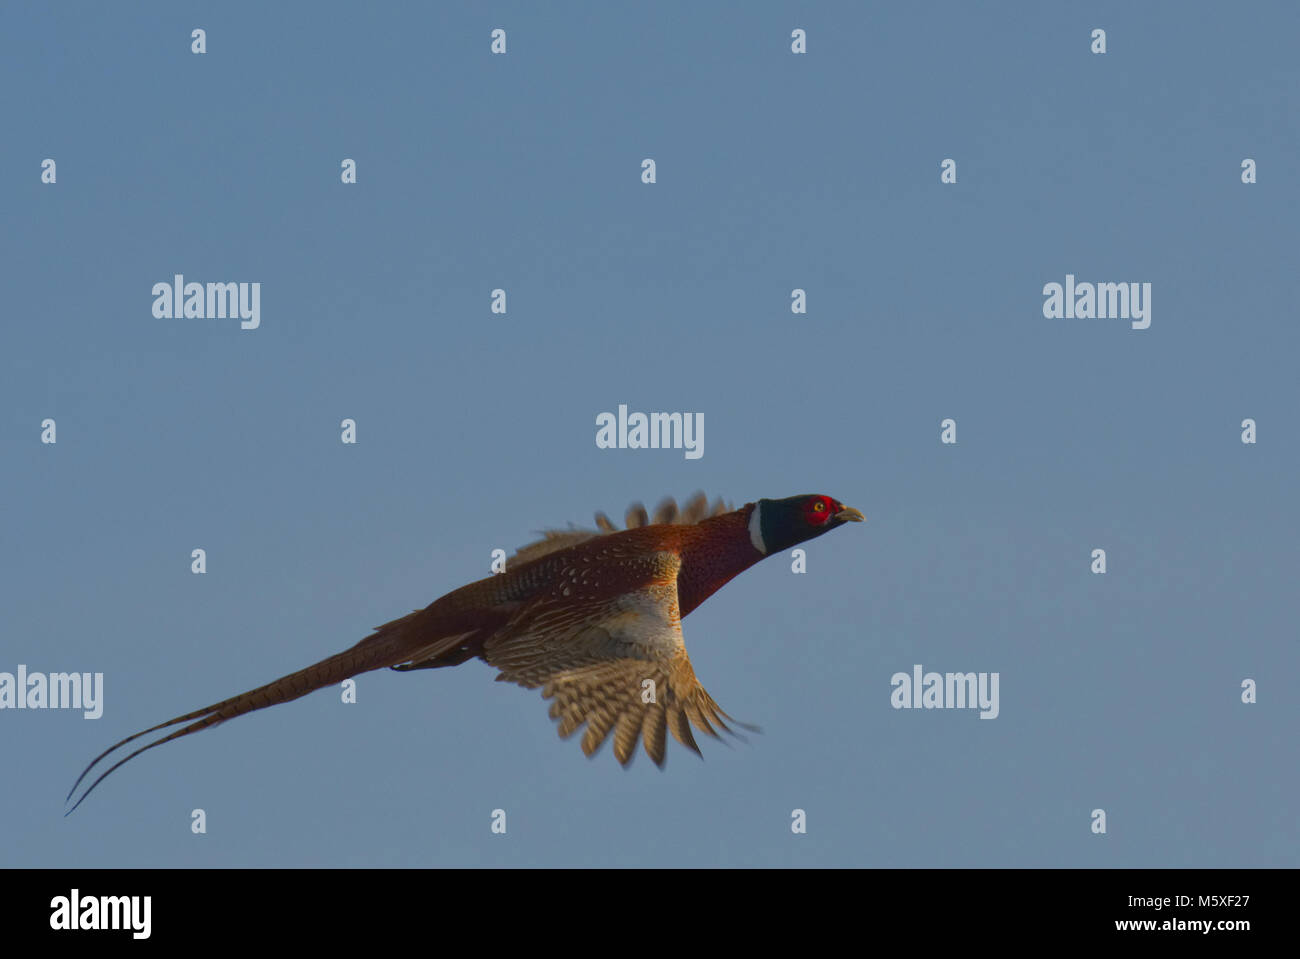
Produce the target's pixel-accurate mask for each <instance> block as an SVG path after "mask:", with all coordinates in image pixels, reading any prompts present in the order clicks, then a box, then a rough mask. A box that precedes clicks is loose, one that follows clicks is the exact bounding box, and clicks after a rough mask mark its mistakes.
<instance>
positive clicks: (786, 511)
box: [749, 494, 866, 554]
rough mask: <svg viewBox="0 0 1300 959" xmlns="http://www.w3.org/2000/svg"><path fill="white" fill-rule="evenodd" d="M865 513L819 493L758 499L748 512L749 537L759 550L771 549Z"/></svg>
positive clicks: (855, 520)
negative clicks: (752, 508)
mask: <svg viewBox="0 0 1300 959" xmlns="http://www.w3.org/2000/svg"><path fill="white" fill-rule="evenodd" d="M865 520H866V517H865V516H863V515H862V513H861V512H859V511H858V510H856V509H854V508H853V507H851V506H845V505H844V504H843V503H841V502H840V501H839V500H837V499H834V498H833V497H830V496H822V495H820V494H805V495H803V496H787V497H786V498H785V499H761V500H759V501H758V502H757V503H755V504H754V511H753V512H752V513H750V514H749V540H750V542H751V543H753V544H754V548H755V549H757V550H758V551H759V552H760V553H765V554H766V553H775V552H778V551H780V550H783V549H789V548H790V547H791V546H794V545H795V544H796V543H802V542H803V541H804V540H809V539H812V538H813V537H815V536H820V535H822V533H825V532H827V531H828V530H832V529H834V528H835V527H837V526H843V525H844V524H845V523H861V522H863V521H865Z"/></svg>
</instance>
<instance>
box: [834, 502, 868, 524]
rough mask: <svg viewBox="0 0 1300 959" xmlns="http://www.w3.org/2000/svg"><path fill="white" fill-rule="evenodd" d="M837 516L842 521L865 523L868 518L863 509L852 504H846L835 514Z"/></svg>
mask: <svg viewBox="0 0 1300 959" xmlns="http://www.w3.org/2000/svg"><path fill="white" fill-rule="evenodd" d="M835 518H836V519H837V520H839V521H840V522H841V523H865V522H866V521H867V518H866V517H865V516H863V515H862V510H860V509H854V508H853V507H852V506H846V507H844V509H842V510H840V511H839V512H838V513H836V514H835Z"/></svg>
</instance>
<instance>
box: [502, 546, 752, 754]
mask: <svg viewBox="0 0 1300 959" xmlns="http://www.w3.org/2000/svg"><path fill="white" fill-rule="evenodd" d="M645 563H646V567H645V569H644V570H643V571H642V573H641V577H640V578H641V584H640V586H639V587H637V588H635V589H629V590H626V591H624V592H621V593H618V594H617V595H614V596H612V597H606V598H600V599H595V598H593V599H588V600H579V601H577V602H574V601H573V600H572V599H571V598H569V599H564V600H560V599H557V598H547V599H545V600H542V601H539V602H536V603H533V604H530V605H529V607H527V608H526V609H524V610H522V611H521V612H520V614H519V615H518V616H517V617H516V618H515V620H513V621H512V622H511V623H510V624H508V625H507V626H506V627H505V628H504V629H503V630H501V631H500V632H499V633H498V634H497V635H495V636H493V637H492V639H490V640H489V641H488V643H487V644H486V647H485V650H484V658H485V659H486V660H487V661H488V663H490V664H491V665H492V666H495V667H496V668H497V669H499V670H500V675H498V676H497V679H498V680H499V681H504V682H512V683H517V684H518V685H520V686H524V687H526V688H529V689H535V688H538V687H540V688H541V690H542V696H543V697H544V698H546V699H549V700H551V708H550V714H551V718H553V719H556V720H558V722H559V729H558V731H559V734H560V736H561V737H563V738H568V737H569V736H571V735H573V734H574V733H575V732H577V731H578V729H580V728H581V727H583V726H584V725H585V726H586V732H585V733H584V734H583V737H582V751H583V752H584V753H586V754H587V755H589V756H590V755H591V754H593V753H594V752H595V751H596V750H597V749H599V748H600V746H601V745H602V744H603V743H604V742H605V740H606V739H608V738H610V736H611V735H612V736H613V740H614V755H615V757H616V758H617V759H618V761H619V762H620V763H622V764H623V765H627V764H628V763H629V762H631V761H632V757H633V756H634V755H635V754H636V749H637V743H638V742H641V743H643V744H644V746H645V751H646V754H647V755H649V756H650V758H651V759H653V760H654V761H655V763H657V764H659V765H662V764H663V762H664V758H665V753H666V744H667V735H668V734H669V733H671V734H672V736H673V738H674V739H676V740H677V741H678V742H679V743H681V744H682V745H683V746H685V747H687V748H689V749H691V750H693V751H695V752H696V753H698V752H699V751H700V750H699V746H698V745H697V744H696V742H695V737H694V735H693V733H692V731H691V727H692V725H694V727H695V728H696V729H697V730H699V731H700V732H703V733H705V734H706V735H709V736H713V737H715V738H720V737H718V732H717V730H718V729H721V730H723V731H724V732H729V733H733V734H735V733H734V731H733V730H732V729H731V727H730V726H728V725H727V722H726V720H728V719H731V717H730V716H728V715H727V714H726V713H725V712H723V710H722V709H721V708H720V707H719V706H718V704H717V703H716V702H715V701H714V700H713V697H711V696H710V695H709V694H708V693H707V692H706V691H705V690H704V688H703V687H702V686H701V685H700V684H699V681H698V680H697V679H696V677H695V670H694V669H692V668H691V662H690V658H689V657H688V656H687V654H686V645H685V643H684V641H683V640H682V628H681V618H680V616H679V615H678V611H677V585H676V577H677V570H678V569H679V568H680V560H679V559H678V557H677V556H676V555H675V554H673V553H669V552H662V553H656V554H654V556H653V557H650V558H647V559H646V560H645ZM732 722H733V723H734V722H735V720H732ZM737 725H743V724H739V723H738V724H737ZM749 728H752V727H749Z"/></svg>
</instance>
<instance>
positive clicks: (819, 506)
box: [813, 500, 826, 513]
mask: <svg viewBox="0 0 1300 959" xmlns="http://www.w3.org/2000/svg"><path fill="white" fill-rule="evenodd" d="M813 512H814V513H824V512H826V504H825V503H823V502H822V501H821V500H818V501H817V502H816V503H813Z"/></svg>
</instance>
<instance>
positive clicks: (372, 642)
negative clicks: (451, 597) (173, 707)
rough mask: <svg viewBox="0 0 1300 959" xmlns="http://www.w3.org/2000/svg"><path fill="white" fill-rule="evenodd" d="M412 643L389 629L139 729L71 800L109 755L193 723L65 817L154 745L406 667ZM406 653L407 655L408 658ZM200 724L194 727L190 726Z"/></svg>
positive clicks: (79, 780) (112, 748) (101, 778)
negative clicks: (374, 672) (365, 676)
mask: <svg viewBox="0 0 1300 959" xmlns="http://www.w3.org/2000/svg"><path fill="white" fill-rule="evenodd" d="M410 618H411V617H404V618H403V619H400V620H395V621H394V622H393V623H391V624H389V626H397V625H398V624H405V623H406V622H407V621H408V620H409V619H410ZM409 649H410V643H409V642H406V636H405V635H404V631H403V630H401V629H389V628H388V627H387V626H386V627H381V628H380V632H378V633H376V634H374V635H372V636H367V637H366V638H365V639H363V640H362V641H361V642H359V643H357V644H356V645H355V646H353V647H352V648H351V649H346V650H344V651H343V652H341V653H336V654H335V655H333V656H331V657H329V658H328V659H322V660H321V661H320V662H319V663H315V664H314V665H311V666H308V667H307V668H306V669H300V670H298V671H297V672H296V673H290V674H289V675H287V676H281V677H280V678H279V679H277V680H275V682H272V683H267V684H266V685H265V686H259V687H258V688H257V689H251V690H249V691H248V692H246V693H241V694H240V695H238V696H232V697H231V698H229V699H225V700H222V701H221V702H219V703H214V704H213V705H211V706H205V707H204V708H203V709H196V710H195V711H194V712H192V713H186V714H185V715H184V716H177V717H176V718H175V719H169V720H167V722H165V723H159V724H158V725H157V726H151V727H149V728H148V729H145V730H141V731H140V732H138V733H136V734H135V735H133V736H127V737H126V738H125V739H123V740H122V741H121V742H118V743H114V744H113V745H112V746H110V747H109V748H108V749H105V750H104V751H103V752H102V753H100V754H99V755H98V756H96V757H95V758H94V760H93V761H92V762H91V763H90V765H89V766H87V767H86V768H85V769H83V770H82V771H81V775H80V776H78V777H77V781H76V782H75V783H73V784H72V789H71V790H70V791H69V792H68V797H67V798H68V800H71V799H72V796H73V794H74V793H76V791H77V787H78V786H80V785H81V783H82V781H83V780H84V779H85V778H86V776H87V774H89V772H90V771H91V770H92V769H94V768H95V767H96V766H97V765H99V763H100V761H101V760H103V759H104V758H105V757H107V756H108V755H109V754H111V753H113V752H116V751H117V750H118V749H121V748H122V747H123V746H125V745H126V744H127V743H129V742H132V741H134V740H136V739H139V738H140V737H141V736H147V735H148V734H149V733H152V732H157V731H158V730H159V729H166V728H167V727H168V726H175V725H176V724H177V723H184V722H189V723H190V724H189V725H188V726H186V727H185V728H183V729H178V730H176V731H175V732H173V733H170V734H169V735H167V736H163V737H162V738H161V739H157V740H154V741H153V742H151V743H149V744H148V745H146V746H141V747H140V748H139V749H137V750H135V752H133V753H131V754H130V755H128V756H127V757H126V758H125V759H119V760H118V761H117V762H116V763H114V764H113V765H112V766H110V767H109V768H108V769H107V770H105V771H104V772H103V773H101V774H100V775H99V778H98V779H96V780H95V781H94V782H92V783H91V784H90V786H89V788H87V789H86V791H85V792H84V793H82V794H81V798H80V799H78V800H77V801H76V802H75V803H74V804H73V806H72V809H69V810H68V811H67V812H66V813H64V815H65V816H66V815H70V814H71V813H72V811H73V810H74V809H76V808H77V807H78V806H80V805H81V804H82V803H83V802H85V801H86V797H87V796H89V795H90V794H91V793H92V792H94V790H95V787H96V786H98V785H99V784H100V783H102V782H103V781H104V780H105V779H106V778H107V777H108V775H109V774H110V773H112V772H113V771H114V770H115V769H117V768H118V767H119V766H121V765H122V764H123V763H126V762H129V761H130V760H132V759H134V758H135V757H136V756H139V755H140V754H141V753H143V752H147V751H148V750H150V749H153V748H154V747H155V746H161V745H162V744H163V743H169V742H171V741H172V740H173V739H179V738H180V737H182V736H188V735H190V734H191V733H196V732H198V731H199V730H201V729H207V728H208V727H209V726H215V725H217V724H218V723H223V722H225V721H226V720H227V719H234V718H235V717H236V716H242V715H243V714H244V713H251V712H253V711H254V710H258V709H265V708H266V707H267V706H276V705H278V704H280V703H287V702H289V701H290V700H294V699H297V698H299V697H300V696H306V695H307V694H308V693H310V692H313V691H315V690H317V689H320V688H321V687H322V686H331V685H333V684H335V683H341V682H342V681H343V680H345V679H347V678H349V677H351V676H356V675H357V674H359V673H365V672H369V671H370V670H373V669H382V668H384V667H385V666H392V665H395V664H397V663H400V662H402V661H403V660H404V659H406V658H408V657H409V655H410V654H409ZM403 651H406V652H405V653H404V652H403ZM191 720H197V721H196V722H190V721H191Z"/></svg>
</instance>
